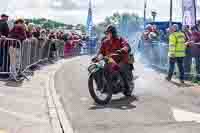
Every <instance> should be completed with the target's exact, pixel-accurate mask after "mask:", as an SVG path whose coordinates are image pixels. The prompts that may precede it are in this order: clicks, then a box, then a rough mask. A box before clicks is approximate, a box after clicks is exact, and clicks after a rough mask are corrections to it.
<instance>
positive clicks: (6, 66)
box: [0, 38, 96, 81]
mask: <svg viewBox="0 0 200 133" xmlns="http://www.w3.org/2000/svg"><path fill="white" fill-rule="evenodd" d="M82 43H83V42H82ZM85 44H86V43H85ZM85 44H77V45H75V46H70V47H69V48H67V47H66V43H65V42H64V41H63V40H58V39H51V40H49V39H36V38H29V39H26V40H24V41H23V42H21V41H19V40H16V39H10V38H0V75H1V74H9V75H10V76H11V78H12V79H14V80H16V81H18V77H20V78H21V77H24V78H27V76H28V75H29V74H32V71H31V68H32V67H33V66H35V65H38V64H39V63H42V62H44V61H52V60H54V59H59V58H60V57H61V58H63V57H65V58H68V57H74V56H81V55H85V54H91V53H92V52H95V51H96V49H95V48H90V47H88V46H87V45H85ZM27 74H28V75H27Z"/></svg>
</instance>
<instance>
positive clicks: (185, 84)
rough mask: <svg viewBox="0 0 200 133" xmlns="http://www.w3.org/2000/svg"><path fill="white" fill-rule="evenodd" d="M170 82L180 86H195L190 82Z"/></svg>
mask: <svg viewBox="0 0 200 133" xmlns="http://www.w3.org/2000/svg"><path fill="white" fill-rule="evenodd" d="M170 82H171V83H172V84H174V85H176V86H178V87H192V86H194V85H192V84H188V83H184V84H181V83H178V82H176V81H170Z"/></svg>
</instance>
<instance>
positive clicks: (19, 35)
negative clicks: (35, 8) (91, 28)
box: [0, 14, 88, 72]
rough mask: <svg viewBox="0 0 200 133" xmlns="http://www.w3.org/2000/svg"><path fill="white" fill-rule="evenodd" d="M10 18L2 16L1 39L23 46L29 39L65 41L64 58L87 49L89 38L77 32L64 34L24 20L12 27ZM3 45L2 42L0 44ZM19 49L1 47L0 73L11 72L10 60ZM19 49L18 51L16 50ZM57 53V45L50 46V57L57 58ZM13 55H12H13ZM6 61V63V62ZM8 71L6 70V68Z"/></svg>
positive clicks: (0, 25) (0, 21) (0, 23)
mask: <svg viewBox="0 0 200 133" xmlns="http://www.w3.org/2000/svg"><path fill="white" fill-rule="evenodd" d="M8 20H9V16H8V15H6V14H2V15H1V18H0V38H1V40H2V39H3V38H4V39H5V38H11V39H16V40H19V41H20V42H21V44H23V42H24V40H27V39H32V38H34V39H37V40H41V39H42V40H54V41H55V40H59V41H63V42H64V43H63V44H64V46H63V52H64V55H63V57H68V56H73V55H74V54H76V55H77V54H80V52H81V50H82V48H86V47H87V41H88V37H86V36H83V35H80V34H78V33H76V32H72V31H71V32H66V33H65V32H63V31H64V30H63V31H61V30H60V31H58V30H52V29H44V28H42V27H41V26H38V25H35V24H33V23H30V22H27V21H25V20H24V19H21V18H19V19H16V20H15V21H14V24H13V26H12V27H10V26H9V25H8ZM0 43H1V42H0ZM17 48H18V47H16V46H12V47H10V46H9V45H7V46H6V47H0V72H3V71H11V69H12V67H13V68H14V67H15V66H10V67H9V68H8V67H7V66H9V65H10V58H9V59H8V60H7V57H8V56H10V57H12V56H13V57H16V53H17V52H16V51H17V50H18V49H17ZM16 49H17V50H16ZM56 51H57V46H56V43H51V46H50V55H49V56H50V57H53V56H55V53H56ZM11 54H12V55H11ZM5 61H6V62H5ZM5 67H6V68H7V69H6V68H5ZM5 69H6V70H5Z"/></svg>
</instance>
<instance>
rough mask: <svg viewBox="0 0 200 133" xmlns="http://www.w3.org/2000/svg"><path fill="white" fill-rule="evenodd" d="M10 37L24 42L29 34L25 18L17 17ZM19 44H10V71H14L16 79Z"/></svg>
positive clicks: (13, 74)
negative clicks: (27, 33)
mask: <svg viewBox="0 0 200 133" xmlns="http://www.w3.org/2000/svg"><path fill="white" fill-rule="evenodd" d="M9 37H11V38H13V39H17V40H20V41H21V42H23V41H24V40H25V39H26V38H27V36H26V27H25V23H24V20H23V19H17V20H16V21H15V23H14V27H13V29H12V30H11V32H10V34H9ZM17 48H18V46H15V45H13V46H10V48H9V53H10V63H11V66H10V72H11V73H12V76H13V77H12V78H14V79H16V76H17V72H16V70H17V69H16V67H17V63H18V62H17V60H16V57H17V56H18V55H19V49H17Z"/></svg>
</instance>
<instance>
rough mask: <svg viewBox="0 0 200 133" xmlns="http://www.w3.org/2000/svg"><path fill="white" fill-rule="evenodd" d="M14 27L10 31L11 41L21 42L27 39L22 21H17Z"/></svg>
mask: <svg viewBox="0 0 200 133" xmlns="http://www.w3.org/2000/svg"><path fill="white" fill-rule="evenodd" d="M14 24H15V25H14V27H13V29H12V30H11V32H10V34H9V37H11V38H13V39H18V40H20V41H21V42H22V41H23V40H25V39H26V38H27V36H26V28H25V25H24V20H23V19H17V20H16V21H15V23H14Z"/></svg>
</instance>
